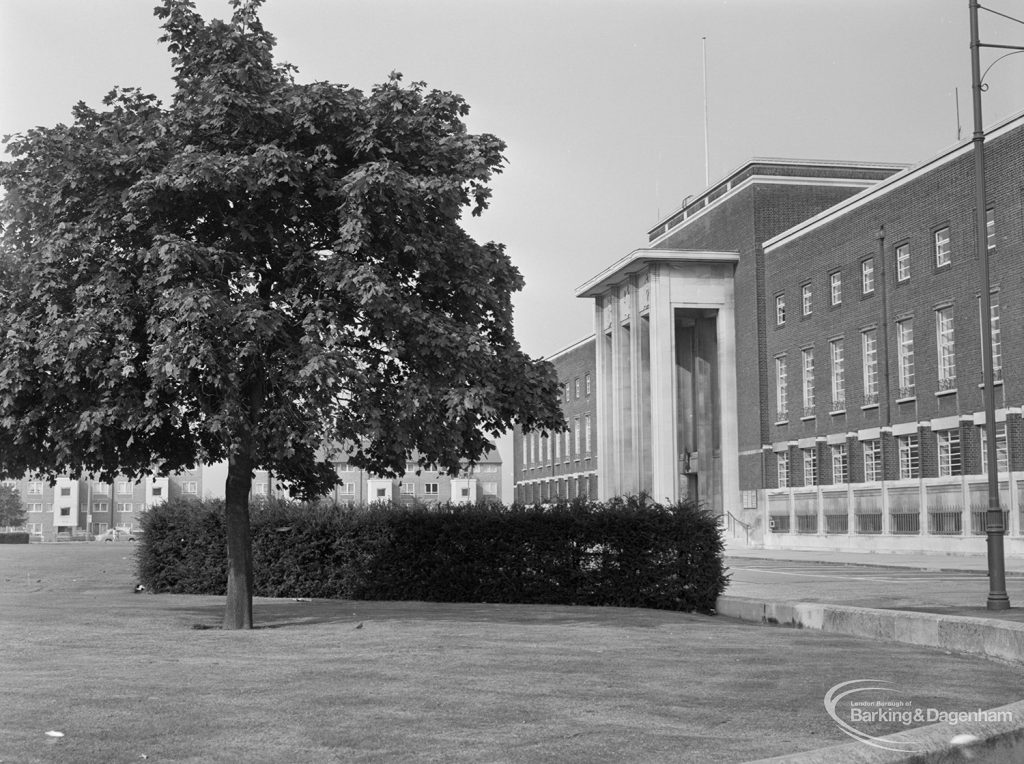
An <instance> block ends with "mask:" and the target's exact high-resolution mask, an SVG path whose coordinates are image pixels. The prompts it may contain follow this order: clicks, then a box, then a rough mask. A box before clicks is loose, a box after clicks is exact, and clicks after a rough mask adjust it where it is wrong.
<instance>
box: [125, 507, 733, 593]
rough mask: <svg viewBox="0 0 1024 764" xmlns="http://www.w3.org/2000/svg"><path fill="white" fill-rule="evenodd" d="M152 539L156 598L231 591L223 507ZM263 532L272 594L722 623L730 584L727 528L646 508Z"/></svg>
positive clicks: (171, 523)
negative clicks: (581, 610)
mask: <svg viewBox="0 0 1024 764" xmlns="http://www.w3.org/2000/svg"><path fill="white" fill-rule="evenodd" d="M144 527H145V530H146V533H145V541H144V542H143V544H142V546H141V548H140V550H139V553H140V558H139V560H140V561H139V573H140V579H141V581H142V582H143V583H144V584H145V585H146V586H147V587H148V588H149V589H150V590H151V591H156V592H160V591H169V592H179V593H202V594H215V593H220V592H222V591H223V580H224V576H223V570H222V569H221V568H219V567H218V565H221V564H222V563H221V562H220V561H221V559H222V557H223V554H222V549H223V544H224V536H223V530H222V526H221V525H220V521H219V506H218V505H217V503H205V504H191V505H182V504H180V503H175V502H171V503H169V504H167V505H164V506H161V507H158V508H155V509H153V510H151V511H150V512H149V513H148V515H147V518H146V520H145V521H144ZM252 534H253V550H254V551H253V555H254V567H255V581H256V594H258V595H262V596H287V597H323V598H344V599H375V600H423V601H435V602H506V603H513V602H515V603H546V604H574V605H616V606H623V607H650V608H660V609H668V610H683V611H694V610H696V611H701V612H712V611H713V610H714V607H715V601H716V599H717V598H718V595H719V594H721V593H722V591H723V590H724V589H725V585H726V583H727V580H728V577H727V576H726V574H725V569H724V567H723V561H722V555H723V544H722V540H721V537H720V535H719V529H718V525H717V523H716V520H715V518H714V517H712V516H710V515H708V514H707V513H705V512H703V511H700V510H698V509H696V508H695V507H694V506H692V505H690V504H679V505H675V506H670V507H662V506H660V505H657V504H652V503H649V502H647V501H645V500H644V499H641V498H631V499H626V500H615V501H611V502H607V503H604V504H601V503H596V502H595V503H586V502H583V501H576V502H572V503H562V504H557V505H554V506H551V507H548V508H541V507H523V506H512V507H508V508H506V507H502V506H493V505H482V504H481V505H476V506H450V505H446V506H441V507H434V508H429V509H428V508H398V507H384V506H378V507H371V508H365V507H364V508H344V507H336V506H330V505H324V504H321V505H300V504H290V503H268V504H264V505H260V506H259V508H258V509H256V510H255V511H254V512H253V517H252Z"/></svg>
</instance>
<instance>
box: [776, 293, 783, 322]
mask: <svg viewBox="0 0 1024 764" xmlns="http://www.w3.org/2000/svg"><path fill="white" fill-rule="evenodd" d="M784 323H786V295H784V294H777V295H775V325H776V326H782V325H783V324H784Z"/></svg>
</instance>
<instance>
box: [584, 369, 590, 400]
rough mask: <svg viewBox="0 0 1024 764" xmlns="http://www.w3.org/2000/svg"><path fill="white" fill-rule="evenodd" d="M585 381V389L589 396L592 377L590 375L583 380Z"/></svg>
mask: <svg viewBox="0 0 1024 764" xmlns="http://www.w3.org/2000/svg"><path fill="white" fill-rule="evenodd" d="M583 380H584V388H585V389H586V393H587V395H588V396H589V395H590V392H591V385H590V375H589V374H588V375H587V376H585V377H584V378H583Z"/></svg>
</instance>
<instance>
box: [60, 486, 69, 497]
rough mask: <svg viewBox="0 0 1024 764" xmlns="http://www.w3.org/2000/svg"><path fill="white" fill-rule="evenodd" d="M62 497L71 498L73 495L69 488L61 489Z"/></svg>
mask: <svg viewBox="0 0 1024 764" xmlns="http://www.w3.org/2000/svg"><path fill="white" fill-rule="evenodd" d="M60 495H61V496H70V495H71V489H70V488H68V487H64V488H61V489H60Z"/></svg>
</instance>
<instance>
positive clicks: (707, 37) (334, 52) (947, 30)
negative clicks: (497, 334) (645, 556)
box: [0, 0, 1024, 462]
mask: <svg viewBox="0 0 1024 764" xmlns="http://www.w3.org/2000/svg"><path fill="white" fill-rule="evenodd" d="M153 5H155V3H154V2H152V0H88V2H84V1H83V0H0V134H7V133H14V132H19V131H22V130H25V129H27V128H29V127H32V126H35V125H53V124H56V123H58V122H61V121H64V122H66V121H68V120H69V119H70V110H71V106H72V105H73V104H74V103H75V102H76V101H78V100H84V101H85V102H87V103H88V104H90V105H93V106H99V105H100V99H101V98H102V97H103V95H104V94H105V93H106V92H107V91H109V90H110V88H111V87H112V86H114V85H120V86H138V87H141V88H142V89H143V90H146V91H147V92H152V93H156V94H157V95H158V96H160V97H162V98H164V99H165V100H167V99H168V98H169V95H170V92H171V79H170V77H171V68H170V56H169V54H168V53H167V52H166V50H165V49H164V48H163V46H162V45H161V44H160V43H159V42H157V38H158V37H159V36H160V32H161V30H160V28H159V20H158V19H156V18H155V17H154V16H153V15H152V7H153ZM986 6H988V7H991V8H992V9H994V10H997V11H1001V12H1003V13H1006V14H1009V15H1011V16H1012V15H1016V16H1017V17H1018V18H1024V10H1022V9H1021V8H1020V7H1019V6H1020V3H1014V2H1011V0H987V2H986ZM1015 6H1016V7H1015ZM197 9H198V10H199V12H200V13H202V14H203V15H204V16H206V17H207V18H210V17H221V18H223V17H227V16H229V15H230V8H229V6H228V3H227V0H199V1H198V2H197ZM261 17H262V19H263V22H264V26H265V27H266V28H267V29H269V30H270V31H271V32H273V33H274V34H275V35H276V36H277V38H278V47H277V56H278V59H279V60H282V61H287V62H289V63H291V64H293V65H295V66H297V67H298V70H299V72H298V75H297V78H298V79H299V81H313V80H330V81H334V82H342V83H347V84H350V85H352V86H355V87H359V88H362V89H365V90H368V89H370V88H371V87H372V86H373V85H374V84H375V83H378V82H382V81H384V80H385V79H386V78H387V76H388V74H389V72H391V71H399V72H402V73H403V74H404V75H405V78H406V80H407V81H413V80H423V81H426V82H427V84H428V85H429V86H430V87H433V88H438V89H441V90H451V91H454V92H456V93H459V94H461V95H462V96H464V97H465V99H466V101H467V102H468V103H469V105H470V107H471V112H470V114H469V117H468V118H467V122H468V125H469V128H470V130H472V131H474V132H488V133H493V134H495V135H497V136H498V137H500V138H502V139H503V140H504V141H506V143H507V144H508V148H507V150H506V152H505V155H506V157H507V160H508V163H507V167H506V169H505V171H504V172H503V173H502V174H501V175H499V176H497V178H496V179H495V181H494V182H493V184H492V187H493V191H494V195H493V198H492V204H491V208H490V209H489V210H487V211H486V212H485V213H484V215H483V216H482V217H481V218H472V219H470V218H467V220H466V223H465V225H466V228H467V230H468V231H469V232H470V233H471V234H472V235H473V236H474V237H475V238H477V240H479V241H489V240H494V241H499V242H502V243H504V244H505V246H506V247H507V251H508V252H509V254H510V256H511V257H512V260H513V262H514V263H515V264H516V265H517V266H518V268H519V269H520V271H521V272H522V273H523V276H524V278H525V281H526V286H525V288H524V289H523V291H522V292H521V293H519V294H518V295H516V296H515V298H514V304H515V308H516V312H515V322H516V333H517V336H518V337H519V340H520V342H521V344H522V346H523V348H524V350H525V351H526V352H527V353H529V354H530V355H531V356H535V357H536V356H549V355H551V354H553V353H555V352H557V351H559V350H561V349H562V348H564V347H566V346H568V345H571V344H573V343H574V342H576V341H578V340H580V339H583V338H584V337H586V336H588V335H589V334H591V333H592V331H593V326H592V324H593V310H592V305H591V303H590V301H588V300H581V299H577V298H575V297H574V290H575V289H576V287H578V286H579V285H580V284H582V283H584V282H585V281H587V280H588V279H589V278H590V277H591V276H593V275H595V274H596V273H598V272H600V271H601V270H603V269H604V268H606V267H607V266H608V265H610V264H611V263H613V262H614V261H616V260H618V259H619V258H621V257H623V256H625V255H626V254H628V253H629V252H631V251H633V250H634V249H637V248H641V247H644V246H646V243H647V237H646V234H647V231H648V229H650V228H651V227H653V226H654V224H655V223H657V222H658V220H659V219H660V218H663V217H666V216H667V215H669V214H671V213H672V212H673V211H674V210H676V209H678V208H679V206H680V204H681V202H682V200H683V199H684V198H685V197H687V196H689V195H693V194H698V193H700V192H701V191H702V190H703V189H704V188H705V187H706V186H707V183H706V181H705V178H706V177H708V178H710V181H711V183H712V184H713V183H714V182H715V180H716V179H719V178H722V177H724V176H725V175H727V174H728V173H729V172H730V171H732V170H733V169H736V168H737V167H739V166H740V165H742V164H743V163H744V162H746V161H747V160H748V159H750V158H752V157H780V158H800V159H834V160H855V161H878V162H903V163H917V162H921V161H924V160H926V159H928V158H929V157H931V156H934V155H935V154H938V153H939V152H940V151H942V150H943V149H945V148H946V147H948V146H950V145H952V144H954V143H956V142H957V140H958V133H957V126H958V120H957V91H958V92H959V123H960V125H961V128H962V130H961V137H962V138H963V139H969V138H970V136H971V132H972V129H973V126H972V113H971V92H970V51H969V41H970V36H969V31H970V27H969V13H968V0H898V2H894V1H893V0H267V2H266V4H265V5H264V7H263V9H262V11H261ZM980 29H981V39H982V41H983V42H987V43H1000V44H1017V45H1024V24H1020V23H1016V22H1014V21H1012V20H1009V19H1006V18H1002V17H1000V16H997V15H994V14H991V13H987V12H983V13H982V17H981V23H980ZM705 52H706V62H707V66H706V83H707V99H706V103H707V108H706V110H705V98H704V80H705V78H704V72H705V68H704V66H703V61H704V60H705V55H704V53H705ZM1004 52H1005V51H992V50H989V51H983V63H982V68H983V69H984V68H985V67H986V66H988V64H989V63H991V62H993V61H995V59H996V58H997V57H998V56H999V55H1000V54H1001V53H1004ZM986 82H987V84H988V85H989V90H988V91H987V92H986V93H985V95H984V99H983V109H984V115H985V119H984V122H985V124H986V126H990V125H993V124H995V123H996V122H998V121H1000V120H1002V119H1004V118H1006V117H1008V116H1010V115H1011V114H1015V113H1017V112H1018V111H1020V110H1022V109H1024V55H1020V56H1017V55H1013V56H1009V57H1008V58H1006V59H1005V60H1003V61H1001V62H999V63H998V64H997V65H996V66H994V67H993V68H992V69H991V71H990V72H989V74H988V75H987V77H986ZM705 114H706V117H707V126H708V141H707V145H708V151H707V153H706V154H705V140H704V125H705ZM505 457H506V460H507V461H508V462H511V454H510V453H508V452H507V451H506V452H505Z"/></svg>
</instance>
